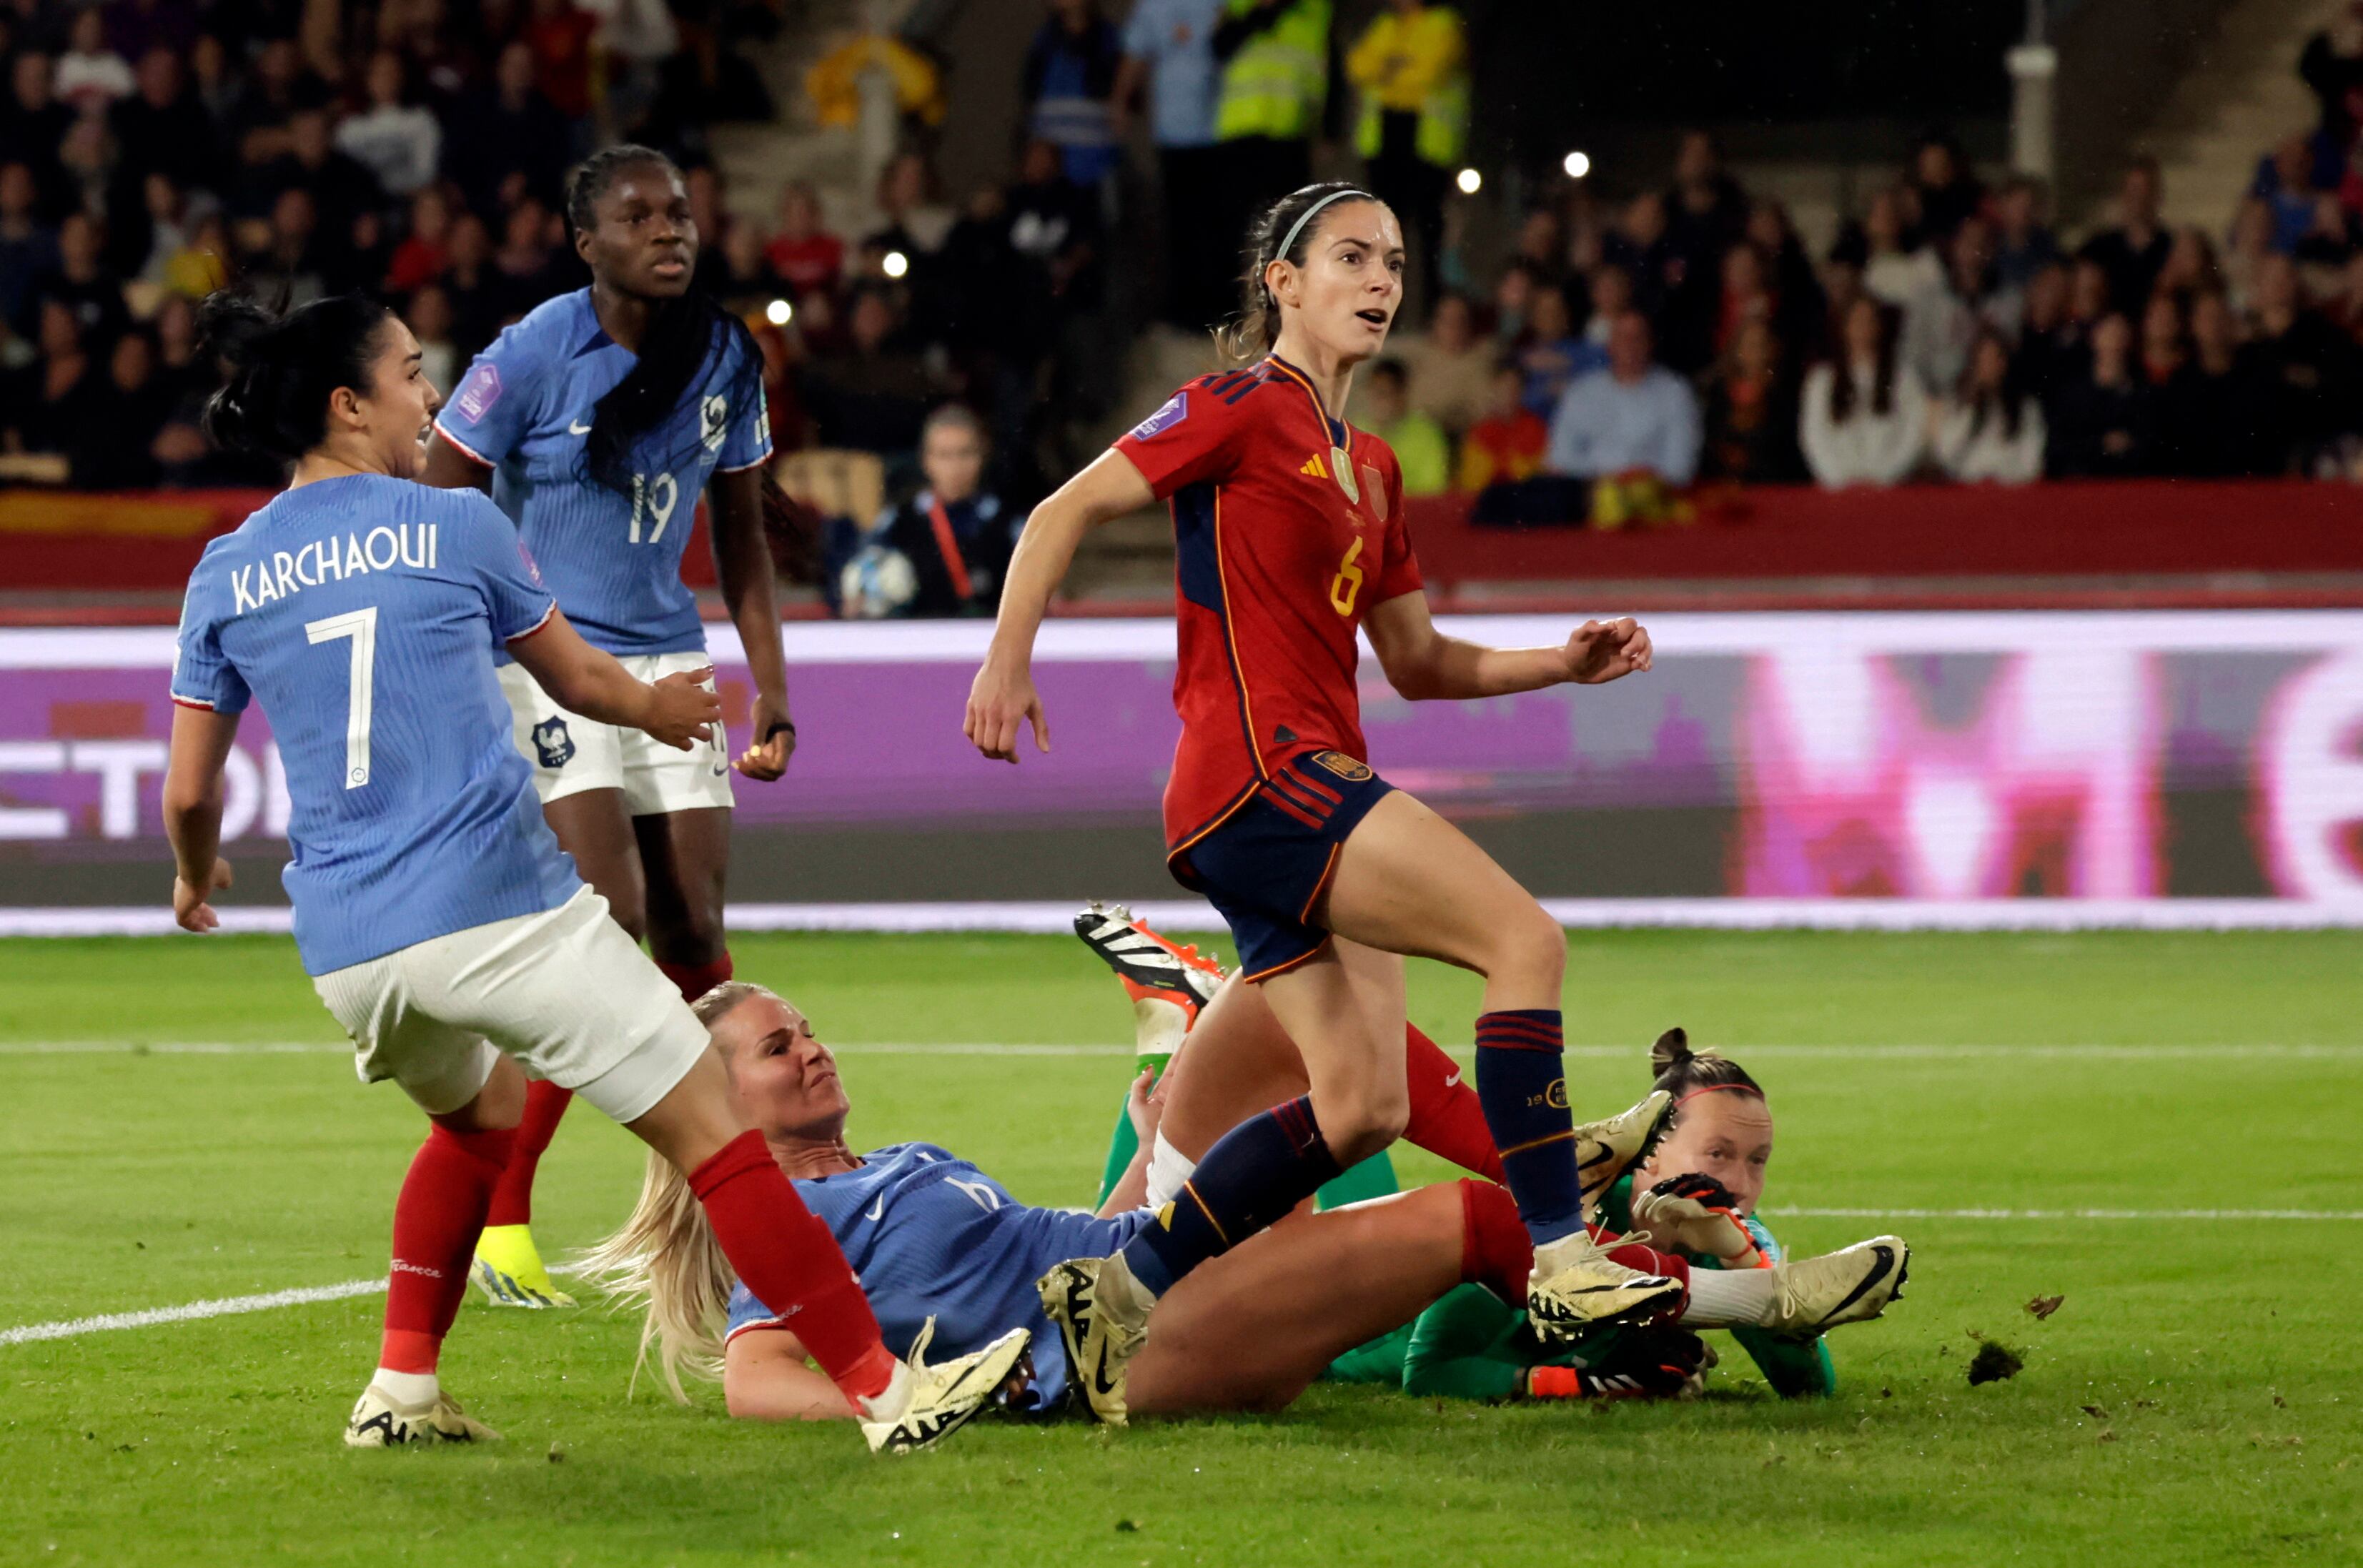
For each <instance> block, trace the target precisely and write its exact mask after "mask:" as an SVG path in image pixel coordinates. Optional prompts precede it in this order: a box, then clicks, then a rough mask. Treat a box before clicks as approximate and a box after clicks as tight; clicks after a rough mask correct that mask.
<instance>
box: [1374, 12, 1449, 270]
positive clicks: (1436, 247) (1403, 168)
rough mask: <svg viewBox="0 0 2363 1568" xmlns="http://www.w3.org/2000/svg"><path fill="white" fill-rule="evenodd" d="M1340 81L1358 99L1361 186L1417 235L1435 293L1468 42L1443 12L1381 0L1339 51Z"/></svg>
mask: <svg viewBox="0 0 2363 1568" xmlns="http://www.w3.org/2000/svg"><path fill="white" fill-rule="evenodd" d="M1346 77H1347V80H1348V81H1349V82H1351V83H1353V84H1354V86H1355V87H1356V88H1357V89H1358V90H1359V93H1360V94H1361V108H1360V116H1359V120H1358V121H1357V122H1356V125H1355V129H1354V147H1355V150H1356V151H1358V152H1359V153H1360V154H1361V155H1362V157H1363V159H1364V160H1366V161H1367V163H1368V165H1369V171H1370V173H1369V179H1370V188H1371V190H1372V191H1374V192H1376V193H1378V194H1379V195H1381V196H1382V197H1384V198H1385V199H1386V202H1387V204H1389V205H1390V206H1392V207H1393V208H1394V210H1395V212H1396V214H1397V215H1399V216H1401V217H1402V219H1403V226H1404V227H1405V228H1407V229H1409V230H1412V231H1413V232H1415V233H1416V234H1417V235H1418V236H1419V244H1418V246H1417V247H1416V248H1414V255H1415V257H1416V258H1417V265H1418V267H1419V269H1420V275H1421V277H1422V279H1423V280H1424V281H1425V282H1426V288H1425V290H1424V291H1423V294H1424V298H1423V301H1422V303H1423V304H1432V303H1433V302H1434V301H1435V299H1436V296H1437V292H1438V283H1437V261H1438V259H1439V258H1440V257H1441V256H1442V255H1443V253H1444V196H1445V192H1446V190H1447V189H1448V182H1449V181H1450V180H1451V178H1452V171H1454V170H1455V169H1456V168H1457V167H1458V166H1459V162H1460V157H1461V154H1462V152H1463V151H1465V150H1466V149H1467V147H1468V141H1469V42H1468V38H1467V36H1466V34H1465V33H1464V32H1463V31H1462V29H1461V25H1460V17H1459V13H1457V12H1455V11H1454V10H1453V9H1452V8H1451V7H1450V6H1432V5H1428V4H1426V0H1389V3H1388V6H1387V9H1385V10H1384V11H1381V13H1380V14H1379V15H1378V17H1377V18H1376V19H1374V20H1373V21H1372V22H1371V23H1370V27H1369V28H1366V29H1365V30H1364V31H1363V33H1362V36H1361V38H1360V39H1358V40H1356V42H1355V44H1354V47H1353V49H1352V50H1349V51H1348V53H1347V55H1346Z"/></svg>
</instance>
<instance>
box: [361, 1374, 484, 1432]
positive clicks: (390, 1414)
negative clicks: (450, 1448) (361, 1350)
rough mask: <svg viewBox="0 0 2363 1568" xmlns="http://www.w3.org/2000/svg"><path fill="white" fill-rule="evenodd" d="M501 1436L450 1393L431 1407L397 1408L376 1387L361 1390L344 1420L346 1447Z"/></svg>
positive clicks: (390, 1397) (438, 1397) (373, 1385)
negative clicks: (350, 1412) (463, 1407)
mask: <svg viewBox="0 0 2363 1568" xmlns="http://www.w3.org/2000/svg"><path fill="white" fill-rule="evenodd" d="M498 1441H501V1434H500V1433H498V1432H496V1431H494V1430H493V1429H492V1428H490V1427H488V1426H486V1425H484V1423H483V1422H482V1421H480V1420H478V1419H475V1418H474V1417H473V1416H471V1415H470V1414H468V1412H467V1411H465V1410H463V1409H461V1408H460V1402H459V1401H458V1400H457V1399H454V1398H452V1397H451V1396H449V1394H441V1393H438V1394H437V1395H436V1396H435V1402H434V1403H433V1404H431V1405H420V1406H404V1405H397V1404H395V1403H394V1397H393V1396H392V1395H390V1394H388V1393H386V1391H385V1390H384V1389H383V1388H380V1387H379V1386H377V1385H376V1384H374V1383H372V1384H371V1385H370V1386H368V1387H367V1388H365V1389H363V1390H361V1398H360V1400H359V1401H358V1402H356V1403H355V1404H354V1406H353V1413H352V1414H351V1415H350V1416H349V1417H347V1418H346V1419H345V1446H346V1447H347V1448H418V1447H423V1446H425V1445H426V1444H427V1443H434V1442H498Z"/></svg>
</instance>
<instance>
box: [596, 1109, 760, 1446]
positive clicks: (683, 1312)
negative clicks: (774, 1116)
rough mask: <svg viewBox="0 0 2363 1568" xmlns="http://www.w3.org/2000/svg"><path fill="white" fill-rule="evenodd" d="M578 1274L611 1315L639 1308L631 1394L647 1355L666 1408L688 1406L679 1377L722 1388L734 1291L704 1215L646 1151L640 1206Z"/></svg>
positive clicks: (661, 1161)
mask: <svg viewBox="0 0 2363 1568" xmlns="http://www.w3.org/2000/svg"><path fill="white" fill-rule="evenodd" d="M581 1264H582V1274H583V1275H586V1276H588V1277H589V1278H590V1279H592V1280H593V1281H594V1282H595V1283H597V1284H598V1285H599V1286H602V1287H603V1288H604V1289H605V1290H606V1292H607V1294H608V1295H609V1296H610V1297H613V1298H614V1299H615V1301H616V1305H617V1306H619V1307H635V1306H638V1307H644V1308H645V1309H647V1312H648V1317H647V1319H646V1320H645V1321H643V1322H642V1323H641V1325H640V1347H639V1353H638V1356H636V1357H635V1358H634V1360H633V1363H632V1386H633V1387H634V1388H638V1386H639V1379H640V1368H641V1367H642V1366H643V1365H645V1364H647V1363H648V1361H649V1352H650V1350H651V1348H653V1349H654V1351H655V1359H656V1366H657V1375H658V1376H660V1377H661V1378H662V1379H663V1380H664V1386H665V1388H666V1389H667V1391H668V1392H670V1393H671V1395H672V1397H673V1398H674V1400H675V1401H676V1402H678V1403H680V1404H683V1405H686V1404H688V1403H689V1391H688V1390H687V1389H685V1388H683V1387H682V1381H681V1379H682V1373H684V1372H686V1373H688V1374H689V1375H691V1376H692V1377H698V1378H703V1379H704V1380H705V1381H707V1382H709V1383H719V1382H721V1381H722V1339H723V1329H724V1325H725V1324H726V1322H727V1319H728V1313H729V1306H730V1292H731V1290H732V1289H733V1288H734V1287H736V1286H737V1285H738V1273H737V1271H736V1270H734V1269H732V1268H731V1266H730V1260H729V1259H727V1258H726V1257H724V1256H723V1255H722V1244H721V1243H720V1242H717V1241H716V1240H715V1239H714V1227H713V1226H711V1225H709V1224H707V1223H706V1220H705V1209H704V1207H703V1206H702V1205H701V1204H699V1202H698V1201H697V1196H696V1194H694V1193H693V1192H691V1191H690V1190H689V1180H688V1178H687V1177H685V1176H682V1174H681V1172H680V1171H678V1170H676V1169H674V1168H673V1165H672V1162H671V1161H670V1160H668V1159H666V1158H665V1157H664V1156H663V1155H661V1154H658V1153H657V1152H656V1151H655V1150H653V1149H651V1150H649V1169H648V1175H647V1176H646V1177H645V1178H643V1179H642V1181H641V1183H640V1200H639V1202H638V1204H637V1205H635V1206H634V1208H633V1209H632V1214H631V1218H630V1219H628V1220H625V1221H624V1225H623V1228H622V1229H621V1230H619V1231H616V1233H615V1234H614V1235H612V1236H610V1237H608V1238H607V1239H606V1240H605V1241H604V1242H600V1243H599V1244H598V1245H597V1246H595V1247H593V1248H592V1249H591V1250H590V1251H589V1252H587V1253H584V1254H583V1255H582V1260H581Z"/></svg>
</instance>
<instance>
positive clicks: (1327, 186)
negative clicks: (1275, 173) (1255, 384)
mask: <svg viewBox="0 0 2363 1568" xmlns="http://www.w3.org/2000/svg"><path fill="white" fill-rule="evenodd" d="M1332 197H1336V198H1338V199H1337V200H1335V201H1332V200H1331V198H1332ZM1348 199H1354V200H1360V201H1365V202H1375V201H1377V200H1378V199H1379V198H1378V197H1376V196H1374V195H1372V194H1370V193H1369V192H1368V191H1366V190H1364V189H1363V188H1362V187H1361V186H1359V185H1356V184H1353V183H1351V182H1348V181H1344V180H1325V181H1323V182H1320V183H1319V184H1317V185H1307V186H1304V188H1303V189H1301V190H1296V191H1291V192H1290V193H1288V194H1286V195H1285V196H1282V197H1281V198H1280V200H1278V201H1276V202H1274V203H1272V204H1271V205H1270V206H1268V207H1266V208H1264V210H1263V211H1262V212H1260V213H1259V214H1258V215H1256V219H1255V221H1254V222H1253V223H1251V224H1249V225H1248V244H1247V271H1246V272H1245V273H1244V274H1242V275H1241V277H1240V279H1239V315H1238V319H1237V320H1236V321H1234V322H1232V323H1231V324H1230V325H1229V326H1226V327H1224V328H1223V329H1222V330H1221V331H1219V332H1217V333H1216V334H1215V343H1216V344H1217V345H1218V346H1219V347H1220V348H1221V349H1222V351H1223V354H1224V356H1225V357H1226V359H1233V360H1236V361H1238V362H1240V363H1245V362H1246V361H1248V360H1249V359H1255V358H1256V357H1257V356H1259V355H1261V354H1267V353H1270V351H1271V348H1272V345H1274V344H1276V343H1278V342H1279V341H1280V302H1279V301H1278V300H1275V299H1273V298H1272V297H1271V289H1270V285H1268V284H1267V283H1265V282H1264V281H1263V274H1264V270H1265V269H1266V268H1268V267H1270V265H1271V264H1272V263H1273V262H1274V261H1287V262H1290V263H1291V264H1292V265H1294V266H1298V267H1302V266H1304V259H1305V258H1306V257H1307V256H1310V255H1311V254H1312V253H1313V246H1314V242H1315V240H1316V239H1318V238H1319V237H1320V232H1321V228H1322V226H1323V225H1324V224H1325V223H1326V221H1327V219H1328V216H1329V214H1330V213H1331V211H1333V210H1334V209H1336V208H1337V207H1341V206H1344V205H1346V204H1347V201H1348ZM1324 202H1327V203H1328V206H1326V207H1322V206H1321V204H1323V203H1324ZM1315 207H1321V212H1320V215H1318V216H1316V217H1315V219H1314V220H1313V221H1312V222H1311V223H1308V224H1305V225H1304V226H1303V227H1301V228H1300V227H1298V220H1300V219H1301V218H1303V217H1304V215H1305V214H1307V213H1309V212H1312V211H1313V209H1314V208H1315ZM1291 230H1294V231H1295V237H1294V240H1293V242H1290V231H1291ZM1283 244H1285V245H1286V246H1287V250H1286V252H1285V253H1284V254H1283V253H1282V251H1281V246H1282V245H1283Z"/></svg>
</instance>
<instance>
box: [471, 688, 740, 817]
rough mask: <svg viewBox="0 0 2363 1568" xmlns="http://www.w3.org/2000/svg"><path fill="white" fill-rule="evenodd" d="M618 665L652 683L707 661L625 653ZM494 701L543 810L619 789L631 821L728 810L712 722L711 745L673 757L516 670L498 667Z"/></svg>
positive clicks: (722, 742) (725, 751)
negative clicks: (498, 700) (501, 706)
mask: <svg viewBox="0 0 2363 1568" xmlns="http://www.w3.org/2000/svg"><path fill="white" fill-rule="evenodd" d="M619 662H621V663H622V665H623V667H624V668H626V669H628V670H630V671H631V672H632V674H633V675H634V676H635V677H636V678H638V679H641V680H645V681H649V682H650V683H651V684H653V683H654V682H656V681H657V680H660V679H662V678H664V677H665V676H668V675H673V674H677V673H678V672H680V671H682V670H684V669H704V668H706V667H707V666H709V665H711V664H712V663H713V662H714V660H713V659H712V658H711V657H708V656H707V655H705V654H703V653H663V654H630V655H627V656H625V657H623V658H622V659H621V660H620V661H619ZM501 694H502V695H503V696H505V697H506V698H507V699H508V700H509V717H510V719H511V720H512V721H513V722H514V723H515V724H516V748H517V750H518V751H519V752H520V753H521V754H523V756H524V757H525V759H526V760H527V762H530V763H531V764H533V788H534V792H535V793H536V794H538V795H539V796H540V797H541V803H542V804H543V805H545V806H546V805H548V804H549V802H550V801H562V800H564V799H565V798H566V797H567V796H569V795H576V794H580V793H582V791H583V790H622V791H623V792H624V806H625V809H626V810H627V811H628V812H630V813H631V814H632V815H633V816H636V817H655V816H663V815H666V814H667V813H669V812H690V811H695V810H697V809H698V808H700V807H702V806H721V807H724V808H726V809H727V807H728V806H729V805H730V803H731V800H730V743H729V741H728V740H727V738H726V737H725V736H724V734H723V733H722V726H721V725H720V724H718V723H717V724H716V725H715V726H714V738H713V739H712V740H710V741H707V742H704V743H703V744H701V745H692V746H691V747H690V748H689V749H688V750H687V751H675V750H673V748H672V747H671V746H669V745H665V744H664V743H663V742H662V741H660V740H658V739H657V738H656V737H655V736H653V735H651V734H648V733H647V732H646V731H643V730H635V729H627V728H625V727H624V726H622V725H619V724H603V723H599V722H597V721H596V720H594V719H586V718H584V717H583V716H582V714H580V713H573V712H568V711H567V710H565V709H564V708H561V707H560V706H559V705H558V702H557V701H556V700H555V699H554V698H552V697H551V696H550V695H549V692H547V691H544V690H542V689H541V684H540V682H538V681H537V680H535V679H534V678H533V677H532V676H531V675H530V674H528V673H527V670H526V668H525V666H523V665H521V664H505V665H503V666H501Z"/></svg>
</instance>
